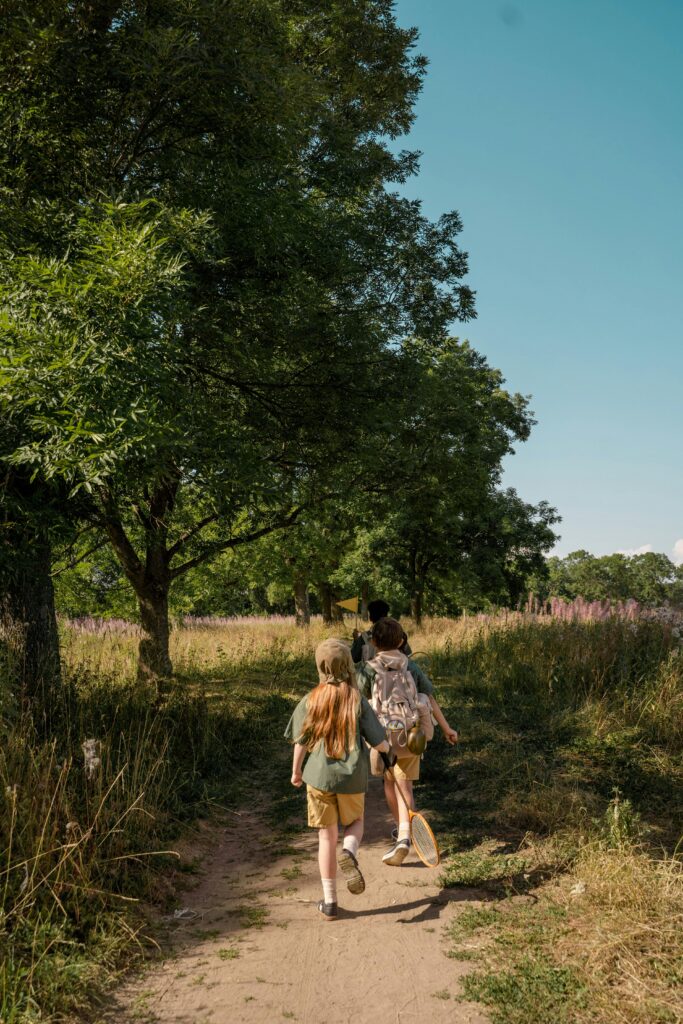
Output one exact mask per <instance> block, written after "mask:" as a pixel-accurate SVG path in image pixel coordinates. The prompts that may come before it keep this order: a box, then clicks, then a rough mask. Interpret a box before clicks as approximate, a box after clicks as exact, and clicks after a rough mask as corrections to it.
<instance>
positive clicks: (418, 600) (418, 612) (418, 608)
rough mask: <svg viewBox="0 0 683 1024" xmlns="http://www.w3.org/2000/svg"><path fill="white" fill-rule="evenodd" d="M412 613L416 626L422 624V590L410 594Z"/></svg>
mask: <svg viewBox="0 0 683 1024" xmlns="http://www.w3.org/2000/svg"><path fill="white" fill-rule="evenodd" d="M410 614H411V616H412V618H413V619H414V620H415V625H416V626H421V625H422V591H421V590H414V591H413V593H412V594H411V595H410Z"/></svg>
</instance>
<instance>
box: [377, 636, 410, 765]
mask: <svg viewBox="0 0 683 1024" xmlns="http://www.w3.org/2000/svg"><path fill="white" fill-rule="evenodd" d="M369 664H370V665H372V667H373V669H374V670H375V677H374V679H373V680H372V694H371V698H370V704H371V705H372V710H373V711H374V712H375V714H376V715H377V717H378V719H379V720H380V722H381V724H382V725H383V726H384V728H385V729H386V730H387V738H388V739H389V742H390V743H391V749H392V751H393V753H394V754H396V756H397V757H407V756H410V751H409V749H408V732H409V731H410V730H411V729H412V728H413V726H414V725H417V723H418V722H419V721H420V713H419V710H418V693H417V686H416V685H415V680H414V679H413V674H412V672H411V671H410V669H409V668H408V659H407V657H406V656H405V654H401V653H400V652H399V651H390V652H388V651H380V652H379V654H376V655H375V657H374V658H372V659H371V660H370V662H369Z"/></svg>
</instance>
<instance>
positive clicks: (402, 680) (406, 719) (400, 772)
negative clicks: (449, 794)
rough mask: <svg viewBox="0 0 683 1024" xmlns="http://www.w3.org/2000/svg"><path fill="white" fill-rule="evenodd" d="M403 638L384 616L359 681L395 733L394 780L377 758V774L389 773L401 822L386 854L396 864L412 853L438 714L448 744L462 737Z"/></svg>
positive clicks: (387, 786)
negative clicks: (414, 820)
mask: <svg viewBox="0 0 683 1024" xmlns="http://www.w3.org/2000/svg"><path fill="white" fill-rule="evenodd" d="M402 638H403V630H402V628H401V624H400V623H399V622H397V621H396V619H387V618H384V619H380V620H379V622H377V623H376V624H375V625H374V626H373V629H372V642H373V644H374V646H375V648H376V650H377V654H376V655H375V657H374V658H372V659H371V660H370V661H368V662H365V663H362V664H360V665H357V666H356V677H357V679H358V685H359V687H360V689H361V691H363V692H365V693H366V694H367V695H368V696H369V698H370V705H371V707H372V709H373V710H374V712H375V714H376V715H377V718H378V719H379V721H380V723H381V724H382V726H384V728H386V730H387V735H388V736H389V737H391V748H392V753H393V754H395V755H396V757H397V761H396V764H395V765H394V769H393V778H392V777H391V776H390V775H388V774H385V773H384V771H383V770H382V768H381V767H380V764H379V763H378V762H373V774H376V775H384V795H385V797H386V801H387V804H388V805H389V810H390V811H391V813H392V814H393V816H394V821H395V822H396V823H397V828H396V829H395V831H394V833H392V836H393V837H394V839H395V841H394V843H393V845H392V846H391V848H390V849H389V850H387V852H386V853H385V854H384V856H383V857H382V860H383V861H384V863H385V864H389V865H392V866H397V865H400V864H402V863H403V861H404V860H405V859H406V857H407V856H408V853H409V851H410V818H409V816H408V811H407V807H410V808H411V809H412V810H414V809H415V803H414V799H413V782H415V781H416V780H417V779H419V777H420V757H421V754H422V751H423V750H424V746H425V743H426V741H427V740H429V739H431V738H432V736H433V734H434V725H433V720H432V715H433V716H434V718H435V719H436V721H437V723H438V725H439V726H440V728H441V731H442V733H443V735H444V737H445V739H446V741H447V742H448V743H451V744H453V743H457V740H458V734H457V732H456V731H455V729H451V727H450V725H449V724H448V722H447V721H446V718H445V716H444V713H443V711H442V710H441V708H440V707H439V704H438V702H437V700H436V698H435V697H434V692H433V691H434V687H433V686H432V682H431V680H430V679H429V677H428V676H427V675H425V673H424V672H423V671H422V669H421V668H420V666H419V665H417V664H416V663H415V662H414V661H410V659H409V658H407V657H406V655H405V654H403V652H402V651H401V650H399V648H400V645H401V641H402ZM394 780H395V781H394ZM395 786H399V787H400V790H401V793H402V794H403V797H404V799H405V803H404V801H403V800H399V799H398V797H397V795H396V790H395ZM406 805H407V807H406Z"/></svg>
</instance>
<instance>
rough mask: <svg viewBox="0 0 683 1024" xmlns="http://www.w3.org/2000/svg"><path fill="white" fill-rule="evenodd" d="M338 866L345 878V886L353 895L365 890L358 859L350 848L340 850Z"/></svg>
mask: <svg viewBox="0 0 683 1024" xmlns="http://www.w3.org/2000/svg"><path fill="white" fill-rule="evenodd" d="M339 867H340V868H341V870H342V874H343V876H344V878H345V879H346V888H347V889H348V890H349V892H352V893H353V895H354V896H359V895H360V894H361V893H362V892H364V891H365V879H364V878H363V876H362V874H361V871H360V868H359V867H358V861H357V860H356V858H355V857H354V855H353V854H352V853H351V851H350V850H342V852H341V853H340V854H339Z"/></svg>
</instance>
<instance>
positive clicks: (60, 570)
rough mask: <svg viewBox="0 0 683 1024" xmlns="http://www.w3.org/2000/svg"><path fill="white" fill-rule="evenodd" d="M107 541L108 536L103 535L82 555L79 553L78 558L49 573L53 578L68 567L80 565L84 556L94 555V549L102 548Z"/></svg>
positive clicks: (72, 567) (73, 567)
mask: <svg viewBox="0 0 683 1024" xmlns="http://www.w3.org/2000/svg"><path fill="white" fill-rule="evenodd" d="M108 543H109V538H108V537H105V538H104V539H103V540H101V541H98V543H97V544H95V545H94V546H93V547H91V548H90V549H89V550H88V551H86V552H85V554H84V555H81V556H80V558H76V559H75V560H73V559H72V560H71V561H70V562H69V563H68V565H65V566H64V567H63V568H62V569H55V571H54V572H51V573H50V576H51V577H52V579H54V578H55V577H56V576H61V575H62V573H63V572H67V571H68V570H69V569H75V568H76V566H77V565H80V563H81V562H85V560H86V558H90V556H91V555H94V554H95V552H96V551H99V550H100V548H103V547H104V545H105V544H108Z"/></svg>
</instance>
